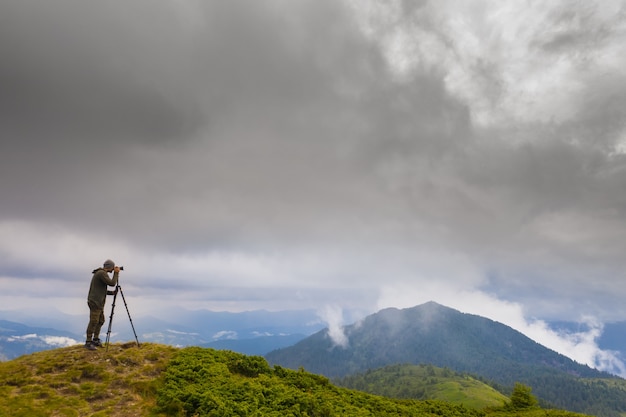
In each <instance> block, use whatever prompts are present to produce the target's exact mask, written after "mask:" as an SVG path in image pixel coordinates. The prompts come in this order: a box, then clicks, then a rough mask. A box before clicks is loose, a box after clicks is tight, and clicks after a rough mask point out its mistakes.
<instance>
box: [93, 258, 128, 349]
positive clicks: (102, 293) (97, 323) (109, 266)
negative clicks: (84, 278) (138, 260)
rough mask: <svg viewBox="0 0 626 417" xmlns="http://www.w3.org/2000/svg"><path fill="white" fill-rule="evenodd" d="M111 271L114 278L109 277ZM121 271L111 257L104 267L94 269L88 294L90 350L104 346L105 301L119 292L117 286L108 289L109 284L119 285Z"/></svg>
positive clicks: (112, 285)
mask: <svg viewBox="0 0 626 417" xmlns="http://www.w3.org/2000/svg"><path fill="white" fill-rule="evenodd" d="M110 272H113V278H109V273H110ZM119 273H120V268H119V267H118V266H115V262H113V261H112V260H110V259H107V260H106V261H104V265H103V266H102V268H97V269H94V270H93V277H92V278H91V286H90V287H89V295H88V296H87V305H88V306H89V324H88V325H87V340H86V341H85V347H86V348H87V349H89V350H95V349H96V348H97V347H98V346H102V342H101V341H100V329H101V328H102V325H103V324H104V303H105V301H106V298H107V295H114V294H116V292H117V288H116V289H115V291H108V288H107V286H111V287H114V286H116V285H117V280H118V277H119Z"/></svg>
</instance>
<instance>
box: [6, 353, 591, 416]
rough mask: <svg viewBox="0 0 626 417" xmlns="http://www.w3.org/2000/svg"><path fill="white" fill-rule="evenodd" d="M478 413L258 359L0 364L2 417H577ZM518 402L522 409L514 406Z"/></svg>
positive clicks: (67, 359) (29, 359)
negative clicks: (345, 384) (346, 384)
mask: <svg viewBox="0 0 626 417" xmlns="http://www.w3.org/2000/svg"><path fill="white" fill-rule="evenodd" d="M525 392H526V391H524V390H522V391H521V401H517V402H514V401H512V400H513V397H511V401H509V402H508V406H507V407H500V408H498V409H490V410H474V409H469V408H466V407H464V406H462V405H457V404H451V403H448V402H444V401H436V400H434V401H417V400H394V399H389V398H385V397H382V396H377V395H372V394H367V393H363V392H359V391H355V390H349V389H346V388H339V387H336V386H335V385H333V384H332V383H331V382H330V381H329V380H328V379H327V378H326V377H323V376H319V375H314V374H311V373H308V372H305V371H303V370H288V369H285V368H282V367H278V366H276V367H273V368H272V367H270V366H269V365H268V363H267V362H266V361H265V360H264V359H263V358H262V357H259V356H246V355H242V354H238V353H233V352H230V351H216V350H213V349H202V348H197V347H194V348H186V349H181V350H178V349H174V348H172V347H168V346H163V345H154V344H143V345H142V346H141V348H137V347H136V346H135V345H134V344H128V345H112V346H111V347H110V349H109V351H108V352H105V351H103V350H99V351H95V352H92V351H87V350H85V349H83V348H82V347H80V346H77V347H72V348H65V349H57V350H52V351H45V352H38V353H35V354H32V355H27V356H23V357H20V358H18V359H15V360H12V361H9V362H3V363H0V415H2V416H24V417H26V416H28V417H32V416H34V417H38V416H95V417H103V416H113V417H117V416H125V417H128V416H131V417H132V416H152V417H157V416H199V417H201V416H202V417H203V416H237V417H240V416H259V417H260V416H263V417H265V416H270V417H271V416H276V417H278V416H281V417H283V416H298V417H305V416H308V417H312V416H337V417H339V416H341V417H350V416H371V417H374V416H382V417H384V416H423V417H428V416H443V417H446V416H450V417H457V416H459V417H460V416H464V417H513V416H521V417H535V416H537V417H538V416H542V417H576V416H580V415H579V414H574V413H570V412H565V411H559V410H544V409H539V408H535V407H534V406H531V407H526V406H525V405H524V404H525V401H526V399H527V398H526V397H525V395H526V394H527V393H526V394H525ZM515 404H518V405H519V404H521V405H522V407H521V408H520V407H514V405H515Z"/></svg>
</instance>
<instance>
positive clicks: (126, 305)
mask: <svg viewBox="0 0 626 417" xmlns="http://www.w3.org/2000/svg"><path fill="white" fill-rule="evenodd" d="M118 288H119V290H120V294H122V301H124V307H126V313H128V320H130V327H132V328H133V334H134V335H135V340H136V341H137V347H140V345H139V339H138V338H137V332H136V331H135V326H134V325H133V319H132V318H131V317H130V311H129V310H128V304H126V298H125V297H124V293H123V292H122V287H118Z"/></svg>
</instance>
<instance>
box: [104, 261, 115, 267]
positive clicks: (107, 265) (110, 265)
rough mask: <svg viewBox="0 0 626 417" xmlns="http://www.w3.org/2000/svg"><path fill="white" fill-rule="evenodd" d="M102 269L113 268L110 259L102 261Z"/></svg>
mask: <svg viewBox="0 0 626 417" xmlns="http://www.w3.org/2000/svg"><path fill="white" fill-rule="evenodd" d="M103 266H104V269H113V268H115V262H113V261H112V260H110V259H107V260H106V261H104V265H103Z"/></svg>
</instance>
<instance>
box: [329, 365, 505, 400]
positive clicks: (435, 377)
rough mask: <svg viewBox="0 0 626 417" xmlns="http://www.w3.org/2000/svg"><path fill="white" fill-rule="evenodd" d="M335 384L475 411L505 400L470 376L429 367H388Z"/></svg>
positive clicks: (501, 395)
mask: <svg viewBox="0 0 626 417" xmlns="http://www.w3.org/2000/svg"><path fill="white" fill-rule="evenodd" d="M335 382H336V384H337V385H339V386H342V387H346V388H351V389H357V390H359V391H364V392H369V393H371V394H377V395H383V396H385V397H389V398H400V399H417V400H425V399H435V400H441V401H446V402H450V403H454V404H462V405H464V406H466V407H469V408H473V409H477V410H482V409H485V408H487V407H498V406H502V405H503V404H505V403H506V402H507V401H508V399H509V398H508V397H506V396H505V395H504V394H502V393H500V392H499V391H497V390H496V389H494V388H492V387H490V386H489V385H487V384H485V383H484V382H481V381H479V380H478V379H476V378H474V377H472V376H469V375H462V374H459V373H457V372H454V371H452V370H450V369H447V368H438V367H435V366H432V365H410V364H406V365H390V366H385V367H383V368H379V369H374V370H370V371H367V372H365V373H362V374H356V375H350V376H347V377H345V378H341V379H338V380H337V381H335Z"/></svg>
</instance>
